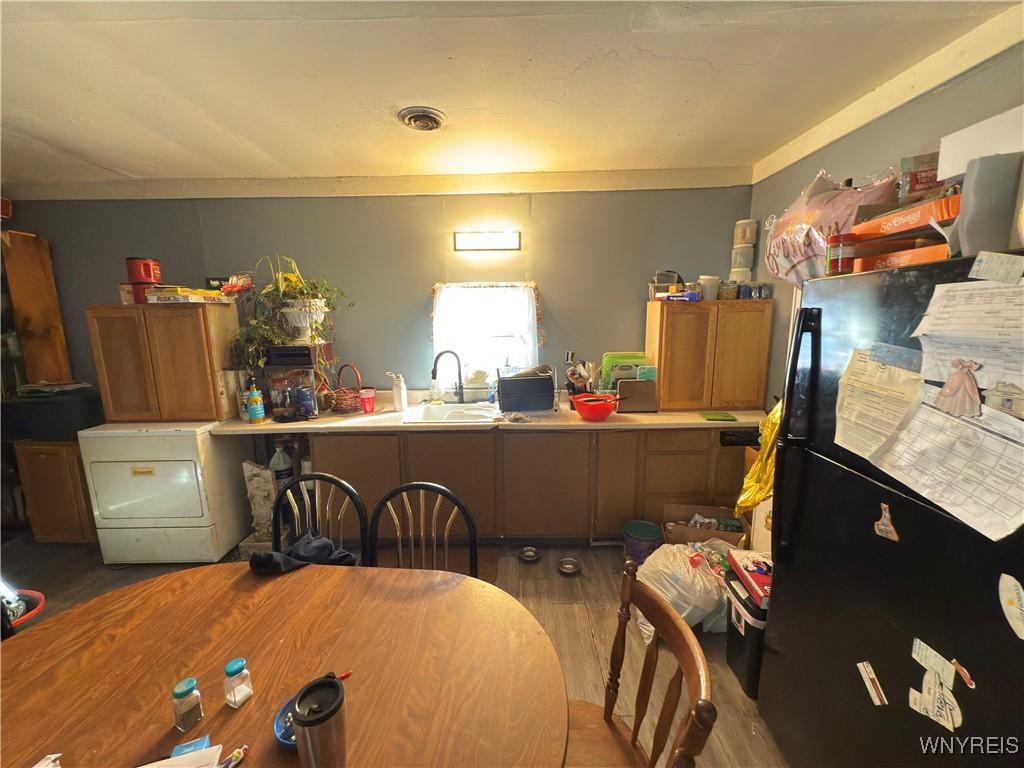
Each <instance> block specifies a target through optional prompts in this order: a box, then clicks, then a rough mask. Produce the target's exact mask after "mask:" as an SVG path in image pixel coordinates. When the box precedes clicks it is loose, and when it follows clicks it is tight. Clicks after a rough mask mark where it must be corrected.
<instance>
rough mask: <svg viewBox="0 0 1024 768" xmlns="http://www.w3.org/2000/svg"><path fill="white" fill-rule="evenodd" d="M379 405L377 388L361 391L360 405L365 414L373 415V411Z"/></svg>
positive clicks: (364, 388)
mask: <svg viewBox="0 0 1024 768" xmlns="http://www.w3.org/2000/svg"><path fill="white" fill-rule="evenodd" d="M376 404H377V388H376V387H363V388H362V389H360V390H359V405H360V407H361V408H362V409H363V413H373V409H374V407H375V406H376Z"/></svg>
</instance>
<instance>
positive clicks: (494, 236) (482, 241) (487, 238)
mask: <svg viewBox="0 0 1024 768" xmlns="http://www.w3.org/2000/svg"><path fill="white" fill-rule="evenodd" d="M520 249H521V244H520V233H519V232H456V233H455V250H456V251H518V250H520Z"/></svg>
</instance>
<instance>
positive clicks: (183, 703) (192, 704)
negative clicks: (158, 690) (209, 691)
mask: <svg viewBox="0 0 1024 768" xmlns="http://www.w3.org/2000/svg"><path fill="white" fill-rule="evenodd" d="M171 704H172V705H173V707H174V727H175V728H177V729H178V730H179V731H182V732H185V731H187V730H188V729H189V728H191V727H192V726H194V725H195V724H196V723H198V722H199V721H200V720H202V719H203V700H202V697H201V696H200V695H199V689H198V688H196V679H195V678H194V677H186V678H185V679H184V680H179V681H178V684H177V685H175V686H174V688H173V689H172V690H171Z"/></svg>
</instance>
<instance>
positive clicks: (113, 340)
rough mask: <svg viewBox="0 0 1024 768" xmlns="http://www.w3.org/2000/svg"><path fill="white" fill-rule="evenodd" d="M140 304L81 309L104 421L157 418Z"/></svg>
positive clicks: (154, 389) (151, 369) (149, 419)
mask: <svg viewBox="0 0 1024 768" xmlns="http://www.w3.org/2000/svg"><path fill="white" fill-rule="evenodd" d="M143 309H144V307H142V306H117V307H89V308H88V309H87V310H86V311H85V316H86V319H87V321H88V323H89V337H90V338H91V340H92V355H93V359H94V360H95V361H96V378H97V380H98V383H99V388H100V397H101V398H102V399H103V413H104V415H105V416H106V417H107V421H153V420H154V419H159V418H160V409H159V407H158V406H157V396H156V386H155V384H154V382H153V368H152V364H151V362H150V358H149V339H148V338H147V336H146V324H145V319H144V317H143Z"/></svg>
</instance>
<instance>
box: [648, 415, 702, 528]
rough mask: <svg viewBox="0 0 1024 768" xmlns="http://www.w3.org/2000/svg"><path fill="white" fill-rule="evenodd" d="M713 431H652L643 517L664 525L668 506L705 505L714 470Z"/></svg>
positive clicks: (649, 441)
mask: <svg viewBox="0 0 1024 768" xmlns="http://www.w3.org/2000/svg"><path fill="white" fill-rule="evenodd" d="M711 436H712V432H711V430H709V429H692V430H691V429H686V430H652V431H650V432H648V433H647V435H646V438H645V450H644V454H643V474H642V476H641V477H642V482H643V490H642V493H643V517H644V519H645V520H651V521H653V522H656V523H660V522H662V521H663V520H664V519H665V516H664V507H665V505H666V504H705V503H706V499H707V492H708V475H709V471H710V468H711Z"/></svg>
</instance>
